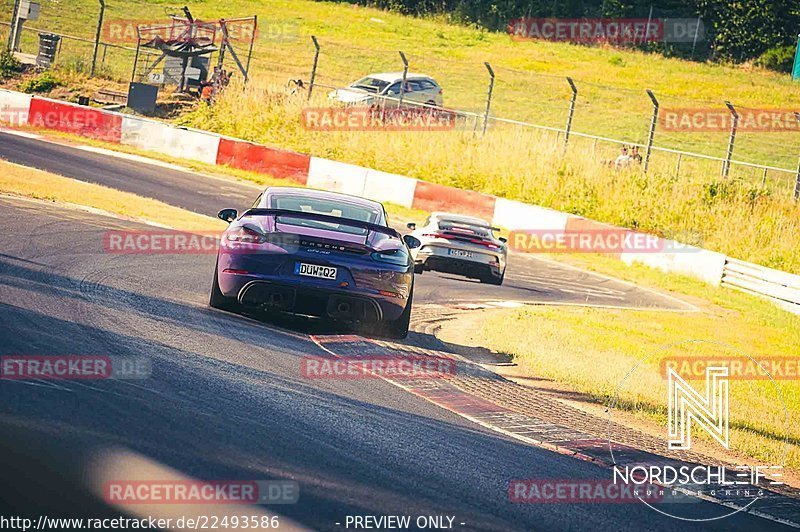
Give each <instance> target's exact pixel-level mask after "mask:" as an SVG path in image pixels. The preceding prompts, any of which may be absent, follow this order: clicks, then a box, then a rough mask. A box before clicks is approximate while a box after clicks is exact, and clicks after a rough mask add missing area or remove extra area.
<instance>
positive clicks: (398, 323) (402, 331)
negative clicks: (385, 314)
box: [382, 285, 414, 340]
mask: <svg viewBox="0 0 800 532" xmlns="http://www.w3.org/2000/svg"><path fill="white" fill-rule="evenodd" d="M413 299H414V286H413V285H412V286H411V295H409V296H408V301H407V302H406V308H405V309H403V313H402V314H400V317H399V318H397V319H396V320H391V321H387V322H385V323H384V325H383V327H382V332H383V335H382V336H386V337H388V338H393V339H395V340H402V339H404V338H405V337H407V336H408V328H409V326H410V324H411V301H412V300H413Z"/></svg>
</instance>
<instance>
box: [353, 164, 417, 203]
mask: <svg viewBox="0 0 800 532" xmlns="http://www.w3.org/2000/svg"><path fill="white" fill-rule="evenodd" d="M416 186H417V180H416V179H414V178H411V177H406V176H403V175H397V174H387V173H386V172H379V171H378V170H367V175H366V179H365V181H364V192H363V194H364V197H365V198H369V199H372V200H375V201H388V202H390V203H394V204H395V205H402V206H403V207H409V208H410V207H411V204H412V203H413V202H414V189H415V188H416Z"/></svg>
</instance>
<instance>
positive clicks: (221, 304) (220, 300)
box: [208, 266, 237, 312]
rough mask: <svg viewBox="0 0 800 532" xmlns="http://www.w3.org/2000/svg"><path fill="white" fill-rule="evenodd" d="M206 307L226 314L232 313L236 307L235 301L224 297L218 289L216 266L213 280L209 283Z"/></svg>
mask: <svg viewBox="0 0 800 532" xmlns="http://www.w3.org/2000/svg"><path fill="white" fill-rule="evenodd" d="M208 305H209V306H210V307H214V308H218V309H220V310H227V311H228V312H233V311H234V310H236V307H237V301H236V299H235V298H232V297H227V296H225V295H224V294H223V293H222V290H220V289H219V278H218V266H214V280H213V281H212V282H211V295H210V296H209V297H208Z"/></svg>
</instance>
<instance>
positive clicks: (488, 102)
mask: <svg viewBox="0 0 800 532" xmlns="http://www.w3.org/2000/svg"><path fill="white" fill-rule="evenodd" d="M483 64H484V65H485V66H486V70H488V71H489V94H487V95H486V111H485V112H484V113H483V135H485V134H486V126H487V125H488V124H489V109H490V108H491V106H492V92H493V91H494V70H492V65H490V64H489V62H488V61H484V63H483Z"/></svg>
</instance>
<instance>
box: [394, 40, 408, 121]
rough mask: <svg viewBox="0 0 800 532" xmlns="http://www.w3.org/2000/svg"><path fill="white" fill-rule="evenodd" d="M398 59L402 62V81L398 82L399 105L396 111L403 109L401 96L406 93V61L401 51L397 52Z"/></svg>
mask: <svg viewBox="0 0 800 532" xmlns="http://www.w3.org/2000/svg"><path fill="white" fill-rule="evenodd" d="M398 53H399V54H400V59H402V60H403V81H401V82H400V103H399V104H398V105H397V108H398V109H402V107H403V94H405V92H406V78H407V77H408V59H406V54H404V53H403V51H402V50H400V51H398Z"/></svg>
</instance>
